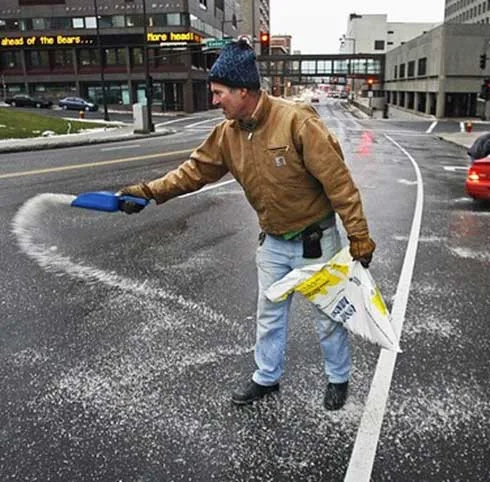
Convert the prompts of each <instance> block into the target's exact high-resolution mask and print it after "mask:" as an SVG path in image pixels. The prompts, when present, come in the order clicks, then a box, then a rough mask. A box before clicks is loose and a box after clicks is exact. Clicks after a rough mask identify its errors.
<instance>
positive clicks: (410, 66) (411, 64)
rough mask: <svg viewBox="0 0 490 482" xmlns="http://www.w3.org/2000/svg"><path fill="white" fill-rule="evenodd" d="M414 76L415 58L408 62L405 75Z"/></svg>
mask: <svg viewBox="0 0 490 482" xmlns="http://www.w3.org/2000/svg"><path fill="white" fill-rule="evenodd" d="M414 76H415V60H411V61H410V62H408V68H407V77H414Z"/></svg>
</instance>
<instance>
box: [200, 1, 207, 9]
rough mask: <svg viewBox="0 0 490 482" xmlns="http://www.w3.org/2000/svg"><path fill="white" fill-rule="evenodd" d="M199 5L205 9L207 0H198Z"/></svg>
mask: <svg viewBox="0 0 490 482" xmlns="http://www.w3.org/2000/svg"><path fill="white" fill-rule="evenodd" d="M199 6H200V7H201V8H204V9H206V10H207V8H208V0H199Z"/></svg>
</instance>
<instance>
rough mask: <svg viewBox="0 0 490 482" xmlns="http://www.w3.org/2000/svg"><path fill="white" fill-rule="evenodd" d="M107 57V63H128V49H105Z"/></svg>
mask: <svg viewBox="0 0 490 482" xmlns="http://www.w3.org/2000/svg"><path fill="white" fill-rule="evenodd" d="M105 59H106V64H107V65H126V49H125V48H117V49H105Z"/></svg>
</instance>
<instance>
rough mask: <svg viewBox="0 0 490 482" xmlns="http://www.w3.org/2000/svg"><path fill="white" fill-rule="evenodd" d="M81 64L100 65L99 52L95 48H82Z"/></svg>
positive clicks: (80, 54)
mask: <svg viewBox="0 0 490 482" xmlns="http://www.w3.org/2000/svg"><path fill="white" fill-rule="evenodd" d="M79 58H80V65H81V66H82V67H84V66H88V65H100V62H99V52H98V50H94V49H81V50H80V52H79Z"/></svg>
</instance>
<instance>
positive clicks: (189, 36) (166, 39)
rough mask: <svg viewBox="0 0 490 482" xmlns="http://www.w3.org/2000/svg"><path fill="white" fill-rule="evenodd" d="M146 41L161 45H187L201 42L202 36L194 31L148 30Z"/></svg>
mask: <svg viewBox="0 0 490 482" xmlns="http://www.w3.org/2000/svg"><path fill="white" fill-rule="evenodd" d="M146 41H147V42H148V43H149V44H159V45H187V44H200V43H201V42H202V37H201V36H200V35H198V34H197V33H194V32H162V33H154V32H148V33H147V34H146Z"/></svg>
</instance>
